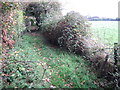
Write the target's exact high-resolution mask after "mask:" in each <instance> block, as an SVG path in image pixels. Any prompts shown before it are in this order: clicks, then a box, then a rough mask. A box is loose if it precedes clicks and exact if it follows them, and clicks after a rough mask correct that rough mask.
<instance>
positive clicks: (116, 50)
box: [114, 43, 118, 65]
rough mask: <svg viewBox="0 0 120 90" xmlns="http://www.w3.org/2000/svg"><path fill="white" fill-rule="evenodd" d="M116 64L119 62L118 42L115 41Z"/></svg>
mask: <svg viewBox="0 0 120 90" xmlns="http://www.w3.org/2000/svg"><path fill="white" fill-rule="evenodd" d="M114 60H115V63H114V65H117V63H118V43H114Z"/></svg>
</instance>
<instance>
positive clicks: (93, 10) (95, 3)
mask: <svg viewBox="0 0 120 90" xmlns="http://www.w3.org/2000/svg"><path fill="white" fill-rule="evenodd" d="M59 1H60V2H62V4H63V6H64V7H63V13H64V14H65V13H66V12H69V11H73V10H74V11H77V12H80V14H81V15H85V16H86V15H90V16H99V17H109V18H116V17H118V2H119V0H59Z"/></svg>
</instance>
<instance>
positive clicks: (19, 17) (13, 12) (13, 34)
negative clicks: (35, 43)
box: [0, 2, 25, 52]
mask: <svg viewBox="0 0 120 90" xmlns="http://www.w3.org/2000/svg"><path fill="white" fill-rule="evenodd" d="M0 6H1V9H0V17H2V18H1V27H2V48H3V52H6V48H12V47H13V44H14V43H15V41H16V40H17V39H18V37H19V36H20V34H21V32H22V31H24V30H25V25H24V17H23V11H22V9H21V8H20V7H21V5H19V3H15V2H0Z"/></svg>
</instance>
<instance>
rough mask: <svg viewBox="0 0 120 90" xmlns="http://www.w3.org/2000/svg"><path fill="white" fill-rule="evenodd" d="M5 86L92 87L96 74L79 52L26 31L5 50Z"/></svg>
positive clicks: (93, 86)
mask: <svg viewBox="0 0 120 90" xmlns="http://www.w3.org/2000/svg"><path fill="white" fill-rule="evenodd" d="M6 58H7V62H6V64H7V66H4V69H3V71H4V73H3V74H2V76H3V86H4V87H6V88H10V87H17V88H25V87H26V88H32V87H33V88H49V87H53V88H54V87H56V88H95V87H97V86H96V85H95V83H96V79H97V78H96V76H95V74H94V73H92V72H91V71H90V68H89V67H88V62H87V61H85V60H83V59H82V58H81V57H80V56H76V55H73V54H70V53H68V52H65V51H62V50H60V49H58V48H56V47H54V46H52V45H47V44H45V42H44V39H43V38H42V36H41V35H39V34H35V33H32V34H26V35H24V36H23V38H22V39H20V40H18V41H17V43H16V44H15V45H14V48H13V49H11V50H9V54H8V56H7V57H6Z"/></svg>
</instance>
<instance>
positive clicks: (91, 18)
mask: <svg viewBox="0 0 120 90" xmlns="http://www.w3.org/2000/svg"><path fill="white" fill-rule="evenodd" d="M86 18H87V19H88V20H89V21H120V18H114V19H113V18H100V17H98V16H94V17H88V16H86Z"/></svg>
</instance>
